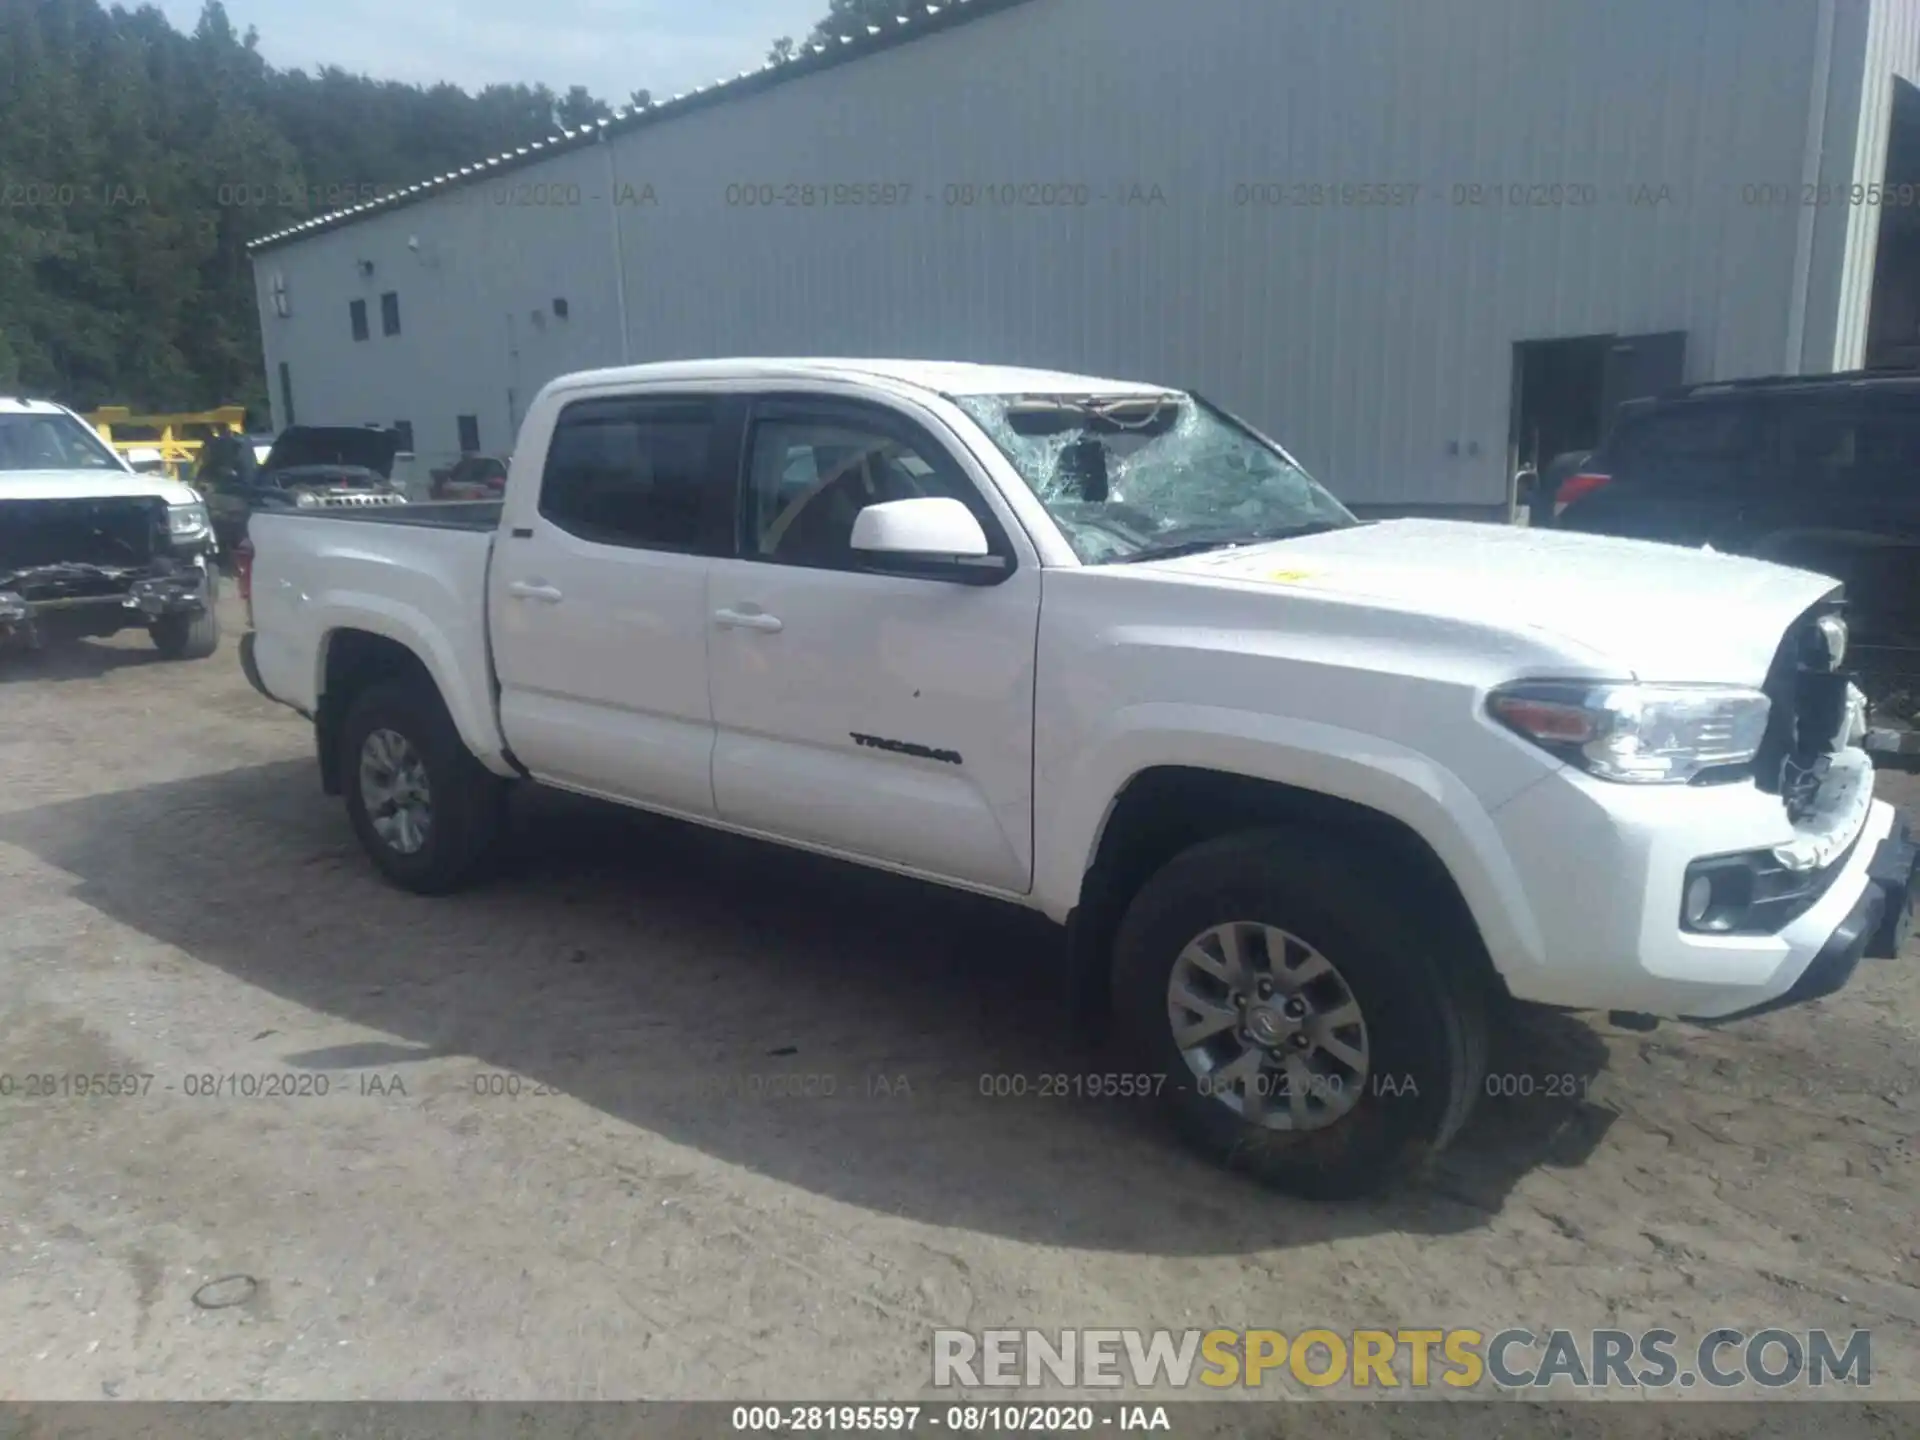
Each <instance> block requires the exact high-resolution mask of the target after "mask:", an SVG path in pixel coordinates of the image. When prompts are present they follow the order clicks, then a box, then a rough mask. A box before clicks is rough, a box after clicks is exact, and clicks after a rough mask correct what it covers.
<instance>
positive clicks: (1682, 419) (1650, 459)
mask: <svg viewBox="0 0 1920 1440" xmlns="http://www.w3.org/2000/svg"><path fill="white" fill-rule="evenodd" d="M1757 445H1758V426H1757V425H1756V423H1755V419H1754V414H1753V411H1752V410H1751V408H1749V407H1747V406H1744V405H1723V404H1695V405H1682V406H1677V407H1674V408H1671V409H1667V410H1658V411H1655V412H1654V413H1653V414H1651V415H1649V416H1647V417H1646V418H1645V419H1643V420H1640V421H1638V422H1637V423H1635V424H1634V425H1632V426H1630V427H1628V428H1627V429H1625V430H1624V431H1623V432H1622V433H1621V435H1620V436H1619V437H1618V438H1617V439H1616V440H1614V441H1613V442H1612V443H1610V444H1609V445H1608V447H1607V448H1608V450H1609V451H1610V452H1611V455H1610V462H1609V463H1611V464H1612V465H1613V466H1614V467H1615V468H1616V471H1617V472H1618V473H1619V474H1621V475H1622V476H1624V477H1625V478H1626V479H1629V480H1632V481H1634V482H1635V483H1638V484H1644V485H1646V486H1648V487H1649V488H1650V489H1651V490H1653V491H1656V492H1660V493H1669V494H1675V495H1682V496H1684V495H1711V494H1715V493H1719V492H1724V491H1728V490H1732V489H1735V488H1737V487H1738V486H1739V485H1740V484H1742V483H1743V482H1744V481H1746V480H1747V479H1748V478H1750V476H1751V475H1752V472H1753V467H1754V460H1755V458H1756V455H1757Z"/></svg>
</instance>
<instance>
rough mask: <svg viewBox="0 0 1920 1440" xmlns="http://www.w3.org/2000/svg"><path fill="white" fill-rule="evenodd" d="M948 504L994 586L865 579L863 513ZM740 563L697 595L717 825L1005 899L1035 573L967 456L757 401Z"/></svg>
mask: <svg viewBox="0 0 1920 1440" xmlns="http://www.w3.org/2000/svg"><path fill="white" fill-rule="evenodd" d="M916 496H952V497H954V498H957V499H959V500H961V501H962V502H963V503H965V504H966V505H967V506H968V507H969V508H970V509H972V510H973V511H974V513H975V515H976V517H977V518H978V519H979V520H980V522H981V525H982V527H983V528H984V529H985V530H986V531H987V534H988V536H989V540H990V543H991V545H992V546H993V549H994V553H995V554H996V555H1000V556H1002V557H1004V559H1005V562H1006V563H1005V566H1004V571H1003V573H1004V578H1002V579H1001V580H1000V581H999V582H998V583H995V584H991V585H969V584H964V583H959V582H957V581H954V580H952V579H934V578H926V577H918V576H907V575H901V574H883V573H877V571H876V570H875V569H874V568H873V567H872V565H871V563H870V561H869V559H868V558H867V557H863V556H861V555H860V554H858V553H857V552H855V551H854V550H853V549H852V547H851V545H850V544H849V541H850V539H851V536H852V530H853V520H854V517H855V516H856V515H857V514H858V513H859V512H860V510H861V509H862V508H864V507H865V506H867V505H869V504H876V503H880V502H882V501H888V500H902V499H910V498H914V497H916ZM740 510H741V514H740V526H739V540H738V546H739V558H737V559H722V560H716V561H715V562H714V564H713V568H712V571H711V573H710V578H709V582H708V588H707V595H708V602H709V603H708V610H709V616H708V627H709V632H710V634H711V636H712V643H711V654H712V688H713V714H714V725H715V730H716V739H715V748H714V796H715V801H716V803H717V805H718V807H719V813H720V817H721V818H722V819H723V820H726V821H729V822H732V823H734V824H737V825H742V826H745V827H748V828H751V829H754V830H758V831H764V832H768V833H771V834H775V835H780V836H784V837H789V838H792V839H797V840H804V841H809V842H812V843H814V844H817V845H822V846H826V847H828V848H831V849H834V850H838V851H840V852H842V853H845V854H848V855H855V856H861V857H866V858H869V859H874V860H880V861H883V862H891V863H893V864H896V865H901V866H905V867H907V868H909V869H913V870H917V871H921V872H924V873H928V874H934V875H938V876H941V877H943V878H947V879H953V880H959V881H964V882H968V883H971V884H976V885H983V886H989V887H992V888H995V889H999V890H1006V891H1014V892H1020V891H1024V890H1026V889H1027V888H1028V887H1029V886H1030V884H1031V872H1032V864H1031V857H1032V813H1031V802H1032V791H1033V687H1034V652H1035V634H1036V627H1037V624H1038V620H1039V610H1040V575H1039V570H1038V567H1037V565H1036V563H1035V562H1034V560H1033V558H1032V557H1031V554H1030V552H1029V553H1027V554H1025V555H1024V556H1023V555H1020V554H1017V553H1016V550H1015V542H1014V539H1013V536H1014V535H1015V533H1017V532H1016V531H1015V530H1014V529H1013V528H1012V527H1011V526H1010V525H1007V524H1004V523H1003V522H1002V519H1001V518H1000V517H999V516H998V515H997V514H996V512H995V510H994V507H993V506H992V505H991V504H990V503H989V501H988V499H987V497H986V495H985V494H984V492H983V491H982V490H981V488H980V486H979V485H978V483H977V482H976V480H975V479H974V478H973V477H972V476H971V475H970V474H969V473H968V471H967V469H966V467H965V466H964V465H963V463H962V462H961V460H960V459H959V458H958V457H957V456H956V455H954V454H953V453H951V452H950V451H949V450H948V448H947V447H946V446H945V445H944V444H943V443H942V442H941V441H939V440H938V439H936V438H935V436H934V435H933V434H932V433H931V432H930V431H929V430H928V429H927V428H926V427H925V426H923V425H922V424H920V423H919V422H918V421H917V420H915V419H913V418H911V417H909V416H908V415H906V414H904V413H902V412H899V411H895V410H893V409H891V408H887V407H883V406H880V405H877V404H870V403H864V402H854V401H850V400H844V399H839V398H829V397H806V396H786V397H778V398H775V397H768V398H764V399H762V400H761V401H760V402H759V403H757V404H756V406H755V408H754V411H753V414H752V416H751V418H750V424H749V426H748V432H747V463H746V465H745V466H744V473H743V476H742V480H741V485H740Z"/></svg>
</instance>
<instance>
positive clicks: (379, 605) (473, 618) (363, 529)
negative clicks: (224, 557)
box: [248, 501, 501, 756]
mask: <svg viewBox="0 0 1920 1440" xmlns="http://www.w3.org/2000/svg"><path fill="white" fill-rule="evenodd" d="M500 508H501V507H500V505H499V503H498V502H497V501H461V502H448V503H437V504H435V503H429V504H421V505H394V506H385V505H370V506H367V507H366V508H365V509H349V508H345V507H342V508H340V509H337V510H336V509H330V508H329V509H314V510H294V509H286V510H262V511H260V512H259V513H258V514H256V515H255V516H254V517H253V519H252V521H251V522H250V524H249V526H248V533H249V536H250V537H251V539H252V541H253V555H254V558H253V622H254V631H255V636H256V640H255V643H254V647H253V659H254V664H255V666H256V668H257V671H258V673H259V675H260V677H261V681H262V683H263V684H264V686H265V687H266V690H267V693H269V694H270V695H272V696H273V697H274V698H275V699H277V700H279V701H281V702H283V703H285V704H288V705H292V706H293V707H294V708H296V709H298V710H301V711H304V712H306V713H308V714H311V713H313V711H314V709H315V706H316V704H317V701H318V698H319V691H320V686H321V683H322V677H323V669H324V667H316V665H315V660H316V659H323V658H324V657H325V656H326V655H327V653H328V649H329V641H328V632H329V631H330V630H332V629H335V628H345V629H352V630H361V631H365V632H367V633H369V634H372V635H378V636H382V637H384V638H386V639H389V640H392V641H395V642H397V643H399V644H401V645H404V646H406V647H407V648H408V649H410V650H412V651H413V652H414V654H415V655H417V656H419V657H420V659H421V661H422V662H423V663H424V664H425V665H426V667H427V669H428V672H429V673H430V674H431V675H432V676H433V678H434V682H435V684H436V685H438V686H439V688H440V693H441V694H442V695H443V696H444V697H445V698H446V701H447V705H448V707H449V709H450V710H451V711H452V713H453V717H454V723H455V724H456V725H457V726H459V728H460V733H461V735H462V737H463V738H464V739H465V740H466V741H467V743H468V744H469V746H471V747H472V749H473V750H474V753H476V754H479V755H483V756H484V755H487V754H497V753H498V752H499V750H500V748H501V742H500V740H499V738H498V737H499V730H498V727H497V726H496V724H495V723H494V718H493V715H492V712H491V709H490V706H491V697H492V693H493V691H492V683H493V682H492V666H491V665H490V663H489V660H488V655H487V598H486V597H487V565H488V559H489V557H490V555H491V554H492V551H493V530H494V525H495V524H496V522H497V521H498V519H499V516H500ZM410 511H411V512H418V513H412V514H410V513H408V512H410Z"/></svg>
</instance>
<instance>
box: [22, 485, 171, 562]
mask: <svg viewBox="0 0 1920 1440" xmlns="http://www.w3.org/2000/svg"><path fill="white" fill-rule="evenodd" d="M166 543H167V502H166V501H165V500H164V499H163V498H161V497H159V496H147V495H133V496H125V497H119V496H116V497H111V498H100V499H72V500H4V501H0V574H6V573H10V572H14V571H20V570H28V569H33V568H35V567H38V566H60V565H96V566H106V567H109V568H113V569H136V568H138V567H140V566H143V565H146V564H148V563H150V562H151V561H152V560H153V558H154V556H155V555H156V554H158V553H160V552H161V550H162V548H163V547H164V546H165V545H166Z"/></svg>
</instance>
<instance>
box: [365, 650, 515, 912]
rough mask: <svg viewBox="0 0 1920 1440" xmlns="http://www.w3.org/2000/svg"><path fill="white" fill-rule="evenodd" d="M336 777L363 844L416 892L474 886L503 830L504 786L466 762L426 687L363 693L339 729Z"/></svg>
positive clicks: (410, 683)
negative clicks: (338, 778) (344, 794)
mask: <svg viewBox="0 0 1920 1440" xmlns="http://www.w3.org/2000/svg"><path fill="white" fill-rule="evenodd" d="M340 776H341V779H342V780H343V782H344V787H343V788H344V789H345V790H346V799H347V815H348V817H349V818H350V819H351V820H352V822H353V828H354V833H355V834H357V835H358V836H359V837H360V843H361V845H363V846H364V847H365V848H366V851H367V854H368V855H369V856H371V857H372V859H373V863H374V864H375V865H377V866H379V867H380V872H381V873H382V874H383V875H385V876H386V877H387V879H389V880H391V881H392V882H393V883H394V884H396V885H398V886H400V887H401V888H402V889H405V890H412V891H414V892H415V893H416V894H421V895H442V894H446V893H447V892H449V891H452V890H456V889H458V888H459V887H460V886H462V885H464V884H466V883H467V882H468V881H469V880H472V879H473V878H474V877H475V876H476V875H477V874H478V873H479V871H480V870H481V869H482V867H483V865H484V862H485V861H486V860H487V859H488V858H489V857H490V855H491V854H492V852H493V849H494V846H495V844H496V842H497V841H498V839H499V836H500V832H501V830H502V828H503V821H504V812H505V801H506V785H505V782H504V781H502V780H501V779H500V778H499V777H498V776H496V775H494V774H492V773H490V772H489V771H488V770H487V769H486V767H485V766H483V765H481V763H480V762H479V761H478V760H476V759H474V758H473V754H472V752H470V751H469V750H468V749H467V747H466V744H465V742H463V741H462V740H461V739H460V732H459V731H458V730H457V729H455V728H454V724H453V718H452V717H451V716H450V715H448V714H447V709H446V706H445V705H444V704H443V703H442V701H441V699H440V696H439V693H438V692H437V691H435V690H434V689H433V687H432V686H431V685H430V684H428V683H427V682H425V681H424V680H388V681H383V682H381V683H380V684H377V685H372V686H369V687H368V688H367V689H366V690H364V691H362V692H361V694H360V695H359V697H358V698H357V699H355V700H354V702H353V704H352V706H351V707H350V708H349V709H348V711H347V715H346V720H345V722H344V723H343V724H342V725H341V727H340Z"/></svg>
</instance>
